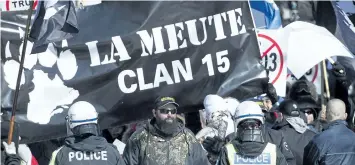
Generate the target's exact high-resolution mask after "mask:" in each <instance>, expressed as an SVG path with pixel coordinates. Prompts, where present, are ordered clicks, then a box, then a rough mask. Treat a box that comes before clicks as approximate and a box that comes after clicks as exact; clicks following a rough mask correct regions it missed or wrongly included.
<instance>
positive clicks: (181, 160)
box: [123, 119, 209, 165]
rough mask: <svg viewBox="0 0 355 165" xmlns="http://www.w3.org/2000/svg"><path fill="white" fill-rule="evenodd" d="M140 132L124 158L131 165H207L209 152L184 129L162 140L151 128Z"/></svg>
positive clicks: (130, 141) (131, 138)
mask: <svg viewBox="0 0 355 165" xmlns="http://www.w3.org/2000/svg"><path fill="white" fill-rule="evenodd" d="M154 122H155V120H154V119H153V120H152V121H151V122H150V123H149V124H147V125H146V126H145V127H144V128H142V129H140V130H137V131H136V132H135V133H133V135H132V136H131V137H130V139H129V140H128V142H127V144H126V148H125V151H124V153H123V158H124V160H125V163H126V164H129V165H197V164H199V165H208V164H209V162H208V159H207V155H206V152H205V151H204V150H203V148H202V146H201V144H200V143H199V142H198V141H197V140H196V138H195V136H194V134H193V133H192V132H191V131H190V130H189V129H187V128H185V127H184V125H183V123H182V122H181V127H180V129H179V130H178V131H177V132H176V133H175V134H174V135H173V136H172V137H169V138H168V137H163V136H161V134H159V132H158V131H157V130H156V128H155V127H153V126H152V125H153V124H154Z"/></svg>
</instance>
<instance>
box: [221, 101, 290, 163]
mask: <svg viewBox="0 0 355 165" xmlns="http://www.w3.org/2000/svg"><path fill="white" fill-rule="evenodd" d="M236 115H237V116H236V121H235V122H236V126H237V133H236V137H235V138H234V139H233V140H232V141H231V142H230V143H227V144H226V146H225V147H224V148H223V149H222V151H221V153H220V155H219V158H218V160H217V165H232V164H234V165H235V164H237V165H238V164H269V165H285V164H287V162H286V159H285V157H284V155H283V154H282V153H281V151H280V149H279V148H278V147H277V146H276V145H275V144H272V143H269V142H267V141H266V140H265V135H264V132H265V131H263V129H264V128H265V127H263V124H264V122H265V121H264V115H263V112H262V110H261V108H260V106H259V105H257V104H256V103H255V102H252V101H244V102H242V103H241V104H240V105H239V106H238V109H237V111H236Z"/></svg>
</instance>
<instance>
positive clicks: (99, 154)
mask: <svg viewBox="0 0 355 165" xmlns="http://www.w3.org/2000/svg"><path fill="white" fill-rule="evenodd" d="M78 164H86V165H124V162H123V159H122V158H121V156H120V153H119V152H118V150H117V148H116V147H115V146H114V145H113V144H110V143H108V142H107V141H106V139H105V138H103V137H99V136H89V137H85V138H78V137H76V138H75V137H68V138H67V139H66V140H65V145H64V146H62V147H60V148H59V149H57V150H55V151H54V152H53V154H52V158H51V160H50V162H49V165H78Z"/></svg>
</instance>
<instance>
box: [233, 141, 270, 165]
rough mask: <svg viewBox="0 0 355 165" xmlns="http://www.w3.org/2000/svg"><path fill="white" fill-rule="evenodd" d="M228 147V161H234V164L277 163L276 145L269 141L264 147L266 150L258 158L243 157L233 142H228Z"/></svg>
mask: <svg viewBox="0 0 355 165" xmlns="http://www.w3.org/2000/svg"><path fill="white" fill-rule="evenodd" d="M226 148H227V156H228V162H229V163H230V165H231V164H232V163H233V164H234V165H243V164H244V165H247V164H248V165H251V164H257V165H276V145H275V144H271V143H268V144H267V145H266V147H265V149H264V151H263V152H262V153H261V154H260V155H259V156H258V157H256V158H250V157H249V158H248V157H243V156H242V155H240V154H238V150H236V149H235V148H234V146H233V144H231V143H228V144H227V145H226Z"/></svg>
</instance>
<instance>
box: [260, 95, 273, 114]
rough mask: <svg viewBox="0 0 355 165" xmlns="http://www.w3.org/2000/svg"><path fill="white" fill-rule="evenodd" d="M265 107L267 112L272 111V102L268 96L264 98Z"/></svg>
mask: <svg viewBox="0 0 355 165" xmlns="http://www.w3.org/2000/svg"><path fill="white" fill-rule="evenodd" d="M262 101H263V105H264V107H265V110H267V111H270V110H271V108H272V102H271V100H270V98H269V97H268V96H265V97H263V98H262Z"/></svg>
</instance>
